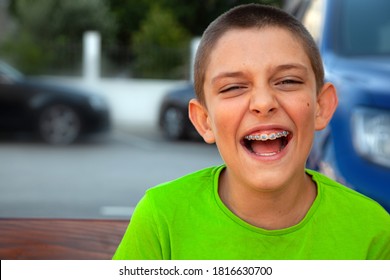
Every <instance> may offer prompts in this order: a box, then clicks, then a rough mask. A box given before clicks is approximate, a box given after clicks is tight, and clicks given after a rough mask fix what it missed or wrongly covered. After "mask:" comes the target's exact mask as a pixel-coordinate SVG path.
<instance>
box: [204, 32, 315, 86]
mask: <svg viewBox="0 0 390 280" xmlns="http://www.w3.org/2000/svg"><path fill="white" fill-rule="evenodd" d="M290 63H291V64H302V65H305V66H307V67H308V68H310V69H311V63H310V60H309V57H308V55H307V54H306V52H305V48H304V47H303V44H302V42H301V41H300V40H299V39H298V38H296V37H294V35H293V34H292V33H291V32H290V31H289V30H287V29H284V28H280V27H263V28H260V29H259V28H250V29H231V30H229V31H227V32H226V33H224V34H223V35H222V36H221V37H220V38H219V40H218V41H217V43H216V45H215V46H214V49H213V50H212V51H211V52H210V57H209V63H208V67H207V69H206V77H205V78H206V80H207V79H208V78H210V76H209V75H213V74H215V73H213V72H215V71H230V70H233V69H229V68H240V67H250V66H256V67H257V68H259V67H272V66H277V65H278V64H290ZM234 70H239V69H234Z"/></svg>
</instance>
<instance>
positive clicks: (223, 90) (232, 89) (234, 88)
mask: <svg viewBox="0 0 390 280" xmlns="http://www.w3.org/2000/svg"><path fill="white" fill-rule="evenodd" d="M244 88H246V86H240V85H234V86H230V87H227V88H223V89H222V90H220V91H219V92H220V93H225V92H229V91H234V90H239V89H244Z"/></svg>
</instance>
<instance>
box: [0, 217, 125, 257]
mask: <svg viewBox="0 0 390 280" xmlns="http://www.w3.org/2000/svg"><path fill="white" fill-rule="evenodd" d="M128 222H129V221H126V220H84V219H1V218H0V259H2V260H21V259H22V260H85V259H88V260H100V259H102V260H104V259H111V258H112V256H113V254H114V252H115V249H116V248H117V246H118V244H119V242H120V241H121V239H122V237H123V234H124V232H125V230H126V228H127V225H128Z"/></svg>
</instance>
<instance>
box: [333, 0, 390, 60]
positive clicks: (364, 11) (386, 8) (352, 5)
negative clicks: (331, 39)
mask: <svg viewBox="0 0 390 280" xmlns="http://www.w3.org/2000/svg"><path fill="white" fill-rule="evenodd" d="M357 2H358V1H356V0H346V1H340V5H341V6H340V8H341V13H340V20H341V25H340V26H341V30H340V33H339V41H340V42H341V44H340V52H341V53H342V54H346V55H384V54H390V17H389V12H390V1H387V0H377V1H374V2H375V4H373V3H372V1H362V0H359V4H358V5H357Z"/></svg>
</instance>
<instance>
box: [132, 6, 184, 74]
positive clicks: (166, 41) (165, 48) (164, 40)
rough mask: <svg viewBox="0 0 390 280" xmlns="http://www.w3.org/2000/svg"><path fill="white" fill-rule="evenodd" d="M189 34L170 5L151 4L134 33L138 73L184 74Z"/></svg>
mask: <svg viewBox="0 0 390 280" xmlns="http://www.w3.org/2000/svg"><path fill="white" fill-rule="evenodd" d="M189 38H190V36H189V33H188V32H187V31H186V30H185V29H184V28H183V27H182V26H181V25H180V24H179V22H178V21H177V20H176V18H175V17H174V15H173V13H172V12H171V11H170V10H169V9H166V8H165V9H164V8H161V7H160V6H159V5H154V6H152V7H151V9H150V10H149V13H148V14H147V15H146V17H145V19H144V20H143V21H142V22H141V26H140V29H139V31H137V32H135V33H134V37H133V45H132V46H133V51H134V55H135V62H134V73H135V75H137V76H139V77H148V78H184V74H185V72H186V71H185V70H186V68H185V69H184V68H183V67H185V65H187V64H186V58H187V57H188V42H189Z"/></svg>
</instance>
